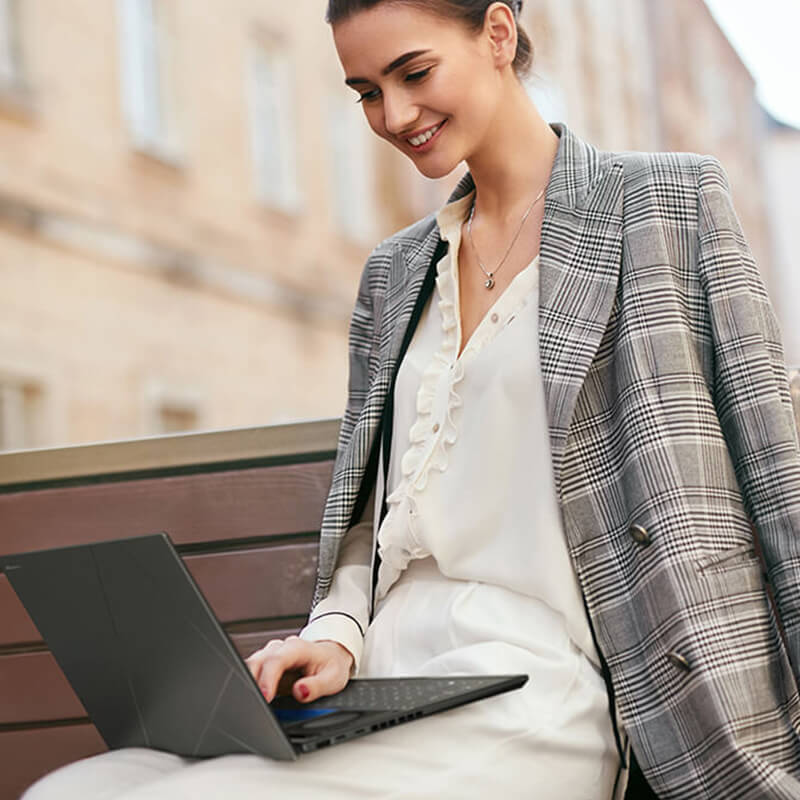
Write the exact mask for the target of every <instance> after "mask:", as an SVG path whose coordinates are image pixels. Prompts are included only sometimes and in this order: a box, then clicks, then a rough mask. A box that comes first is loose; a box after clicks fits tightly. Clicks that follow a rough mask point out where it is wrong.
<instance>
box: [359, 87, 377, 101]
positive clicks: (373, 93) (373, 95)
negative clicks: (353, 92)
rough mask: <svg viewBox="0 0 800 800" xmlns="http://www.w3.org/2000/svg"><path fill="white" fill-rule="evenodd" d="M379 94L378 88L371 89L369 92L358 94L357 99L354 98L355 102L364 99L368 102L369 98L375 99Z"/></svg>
mask: <svg viewBox="0 0 800 800" xmlns="http://www.w3.org/2000/svg"><path fill="white" fill-rule="evenodd" d="M379 94H380V89H373V90H372V91H371V92H364V93H363V94H361V95H359V97H358V100H356V103H363V102H364V101H365V100H366V101H367V102H369V101H370V100H375V99H376V98H377V96H378V95H379Z"/></svg>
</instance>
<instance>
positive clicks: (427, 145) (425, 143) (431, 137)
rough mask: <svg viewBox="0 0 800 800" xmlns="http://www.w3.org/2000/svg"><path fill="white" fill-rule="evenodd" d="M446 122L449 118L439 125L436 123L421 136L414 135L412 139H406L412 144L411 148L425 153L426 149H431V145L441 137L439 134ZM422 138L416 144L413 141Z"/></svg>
mask: <svg viewBox="0 0 800 800" xmlns="http://www.w3.org/2000/svg"><path fill="white" fill-rule="evenodd" d="M446 124H447V120H446V119H444V120H442V121H441V122H440V123H439V124H438V125H435V126H433V127H432V128H429V129H428V130H427V131H426V132H425V133H424V134H422V135H421V136H419V137H417V136H414V137H411V138H410V139H406V141H407V142H408V143H409V144H410V145H411V149H412V150H413V151H414V152H415V153H423V152H425V151H426V150H430V149H431V147H432V146H433V142H435V141H436V139H438V138H439V134H440V133H441V132H442V128H444V126H445V125H446ZM431 131H433V134H431ZM412 140H413V141H412ZM420 140H422V141H421V143H420V144H414V143H413V142H414V141H417V142H419V141H420Z"/></svg>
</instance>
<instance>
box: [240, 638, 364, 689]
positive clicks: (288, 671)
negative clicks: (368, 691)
mask: <svg viewBox="0 0 800 800" xmlns="http://www.w3.org/2000/svg"><path fill="white" fill-rule="evenodd" d="M245 663H246V664H247V666H248V667H249V668H250V672H251V673H252V674H253V677H254V678H255V679H256V682H257V683H258V685H259V687H260V688H261V691H262V692H263V693H264V696H265V697H266V698H267V702H272V700H273V699H274V698H275V696H276V695H278V694H289V692H290V691H291V694H292V695H293V696H294V698H295V699H296V700H299V701H301V702H304V703H310V702H311V701H312V700H316V699H317V698H318V697H323V696H324V695H329V694H335V693H336V692H339V691H341V690H342V689H344V687H345V686H347V681H348V680H350V669H351V667H352V665H353V655H352V653H351V652H350V651H349V650H348V649H347V648H346V647H343V646H342V645H340V644H339V643H338V642H334V641H328V640H325V641H321V642H307V641H305V640H304V639H301V638H300V637H299V636H288V637H287V638H286V639H271V640H270V641H269V642H267V643H266V644H265V645H264V647H262V648H261V649H260V650H256V652H255V653H253V654H252V655H251V656H248V658H246V659H245Z"/></svg>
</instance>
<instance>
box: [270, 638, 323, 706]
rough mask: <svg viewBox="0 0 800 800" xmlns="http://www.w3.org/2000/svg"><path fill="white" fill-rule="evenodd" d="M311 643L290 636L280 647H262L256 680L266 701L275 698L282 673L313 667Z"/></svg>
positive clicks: (305, 671)
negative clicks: (259, 670) (261, 656)
mask: <svg viewBox="0 0 800 800" xmlns="http://www.w3.org/2000/svg"><path fill="white" fill-rule="evenodd" d="M313 644H314V643H313V642H306V641H304V640H303V639H300V638H299V637H297V636H290V637H288V638H287V639H285V640H284V641H283V645H282V646H281V647H277V646H274V647H272V648H267V647H265V648H264V650H265V652H264V655H263V658H262V660H261V672H260V674H259V677H258V679H257V680H258V684H259V686H260V687H261V690H262V691H263V692H264V696H265V697H266V698H267V701H269V702H272V700H273V699H274V698H275V695H276V694H277V693H278V684H279V681H280V680H281V678H282V677H283V675H284V673H286V672H288V671H290V670H298V671H299V672H300V673H307V672H308V671H310V670H313V669H314V668H315V663H314V648H313ZM288 680H290V679H287V681H288ZM284 685H285V684H284ZM281 688H283V687H281ZM287 689H288V687H287Z"/></svg>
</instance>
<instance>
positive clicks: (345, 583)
mask: <svg viewBox="0 0 800 800" xmlns="http://www.w3.org/2000/svg"><path fill="white" fill-rule="evenodd" d="M385 250H386V243H385V242H382V243H381V244H379V245H378V246H377V247H376V248H375V249H374V250H373V251H372V253H371V254H370V256H369V258H368V259H367V261H366V264H365V265H364V269H363V272H362V274H361V280H360V282H359V286H358V292H357V295H356V301H355V305H354V307H353V312H352V314H351V317H350V327H349V334H348V351H349V374H348V386H347V404H346V406H345V410H344V414H343V415H342V423H341V426H340V428H339V438H338V443H337V447H336V458H335V460H334V466H333V473H334V475H336V474H337V472H338V470H339V468H340V466H341V460H342V456H343V455H344V453H345V450H346V448H347V446H348V444H349V442H350V439H351V437H352V435H353V430H354V428H355V425H356V422H357V421H358V417H359V415H360V413H361V409H362V408H363V406H364V402H365V401H366V397H367V392H368V390H369V384H370V380H371V377H372V374H371V362H372V355H373V349H374V347H375V309H374V306H373V300H372V291H371V285H370V284H371V278H372V266H373V264H374V263H375V261H376V260H377V259H380V258H381V257H382V256H384V255H385ZM330 499H331V498H330V496H329V497H328V502H330ZM374 505H375V489H374V487H373V490H372V493H371V494H370V497H369V498H368V500H367V503H366V505H365V507H364V510H363V512H362V514H361V518H360V520H359V521H358V522H357V523H356V524H354V525H352V526H351V527H350V528H348V530H347V532H346V533H345V535H344V537H343V538H342V543H341V546H340V547H339V548H338V551H337V553H336V561H335V564H336V568H335V570H334V571H333V575H332V578H331V582H330V586H329V587H327V590H326V591H323V590H322V589H321V587H320V585H319V580H318V581H317V586H316V587H315V590H314V600H313V602H312V608H311V613H310V614H309V619H308V622H307V623H306V625H305V627H304V628H303V629H302V630H301V631H300V634H299V635H300V638H301V639H305V640H307V641H322V640H329V641H335V642H338V643H339V644H341V645H342V646H343V647H345V648H346V649H347V650H349V651H350V653H351V654H352V655H353V666H352V669H351V673H350V674H351V676H352V675H355V674H356V673H357V672H358V669H359V666H360V662H361V655H362V652H363V647H364V635H365V634H366V629H367V625H368V622H369V602H370V586H371V579H370V576H371V565H372V545H373V527H374V525H373V517H374ZM322 545H323V542H321V543H320V559H322V558H326V557H328V555H327V553H328V551H327V550H325V549H323V546H322Z"/></svg>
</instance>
